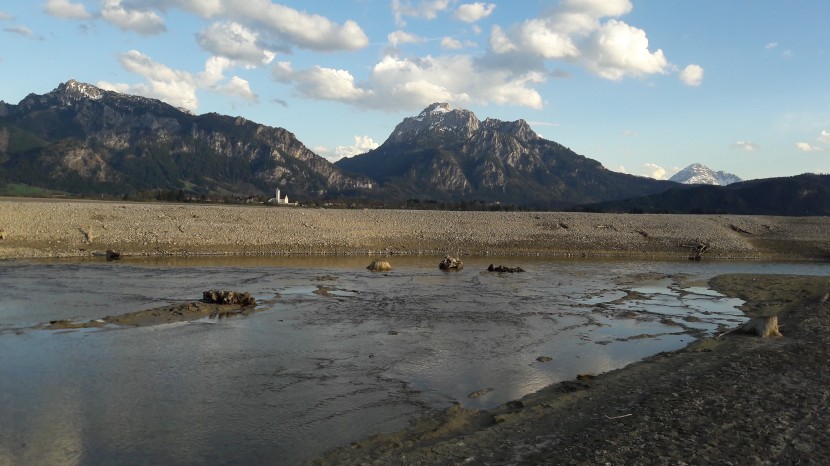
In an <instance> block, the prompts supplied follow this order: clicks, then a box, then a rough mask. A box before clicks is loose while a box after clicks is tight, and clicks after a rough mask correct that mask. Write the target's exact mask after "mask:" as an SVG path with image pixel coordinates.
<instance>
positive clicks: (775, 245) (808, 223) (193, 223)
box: [0, 198, 830, 260]
mask: <svg viewBox="0 0 830 466" xmlns="http://www.w3.org/2000/svg"><path fill="white" fill-rule="evenodd" d="M0 231H2V234H0V238H3V239H0V259H11V258H25V257H88V256H100V257H105V256H106V251H107V250H112V251H116V252H119V253H121V255H122V257H129V256H158V255H181V256H188V255H276V254H286V255H287V254H312V255H328V254H333V255H347V254H362V255H392V254H409V255H416V254H424V255H443V254H446V253H453V254H461V255H465V254H466V255H502V256H503V255H544V256H581V255H587V256H609V257H614V256H616V257H643V258H646V257H655V258H685V257H687V256H689V255H690V252H691V248H692V247H693V246H694V245H695V244H698V242H704V243H706V244H707V245H708V249H707V251H706V253H705V255H704V258H710V257H711V258H718V259H818V260H827V259H829V258H830V218H828V217H768V216H739V215H651V214H642V215H635V214H588V213H566V212H446V211H415V210H341V209H306V208H292V207H267V206H220V205H201V204H149V203H125V202H99V201H66V200H41V199H16V198H2V199H0Z"/></svg>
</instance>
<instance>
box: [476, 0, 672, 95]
mask: <svg viewBox="0 0 830 466" xmlns="http://www.w3.org/2000/svg"><path fill="white" fill-rule="evenodd" d="M632 8H633V7H632V4H631V2H630V1H629V0H564V1H563V2H562V3H561V4H560V6H559V7H557V8H555V9H553V10H551V12H550V13H548V14H546V15H544V16H542V17H539V18H534V19H529V20H526V21H524V22H523V23H521V24H518V25H514V26H513V27H511V28H510V29H509V30H508V31H504V30H502V29H501V28H500V27H493V29H492V32H491V36H490V47H491V50H492V52H493V53H495V54H527V53H530V54H532V55H534V56H537V57H539V58H542V59H545V60H559V59H562V60H566V61H569V62H572V63H576V64H578V65H581V66H583V67H585V68H586V69H588V70H589V71H591V72H593V73H595V74H597V75H598V76H601V77H603V78H605V79H611V80H620V79H622V78H624V77H627V76H643V75H650V74H665V73H667V72H668V71H669V70H671V69H672V68H671V65H670V64H669V62H668V61H667V60H666V57H665V56H664V54H663V51H662V50H660V49H658V50H656V51H654V52H652V51H651V50H649V41H648V37H647V36H646V33H645V31H643V30H642V29H639V28H637V27H634V26H631V25H629V24H627V23H625V22H623V21H620V20H617V19H613V18H614V17H618V16H621V15H624V14H627V13H629V12H630V11H631V10H632ZM608 17H611V18H612V19H608V20H607V21H605V22H602V21H601V20H602V19H603V18H608Z"/></svg>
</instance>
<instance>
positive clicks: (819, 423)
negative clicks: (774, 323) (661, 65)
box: [313, 275, 830, 465]
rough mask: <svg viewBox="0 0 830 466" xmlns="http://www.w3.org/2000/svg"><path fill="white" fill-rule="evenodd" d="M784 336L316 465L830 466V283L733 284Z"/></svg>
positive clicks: (559, 391)
mask: <svg viewBox="0 0 830 466" xmlns="http://www.w3.org/2000/svg"><path fill="white" fill-rule="evenodd" d="M712 285H713V286H714V287H715V288H716V289H718V290H719V291H721V292H723V293H725V294H728V295H730V296H739V297H741V298H743V299H745V300H748V302H747V304H746V310H747V312H748V313H749V314H750V315H753V314H764V315H770V314H776V313H777V314H778V316H779V319H780V323H781V328H782V332H783V334H784V336H782V337H773V338H760V337H757V336H754V335H747V334H741V333H737V332H734V333H730V334H727V335H724V336H722V337H721V338H716V339H709V340H703V341H699V342H697V343H695V344H693V345H692V346H690V347H688V348H686V349H683V350H680V351H676V352H672V353H663V354H659V355H656V356H654V357H652V358H649V359H647V360H645V361H643V362H639V363H636V364H632V365H630V366H628V367H626V368H623V369H620V370H616V371H612V372H609V373H606V374H602V375H599V376H596V377H593V378H591V377H583V378H584V380H573V381H567V382H563V383H560V384H556V385H553V386H551V387H548V388H546V389H544V390H542V391H540V392H538V393H535V394H532V395H529V396H527V397H525V398H523V399H522V400H519V401H514V402H511V403H508V404H506V405H504V406H502V407H500V408H497V409H494V410H491V411H471V410H465V409H463V408H461V407H459V406H455V407H453V408H451V409H449V410H447V411H445V412H442V413H440V414H439V415H437V416H435V417H432V418H426V419H420V420H418V421H417V422H415V423H414V424H413V426H412V427H411V428H410V429H408V430H406V431H404V432H399V433H396V434H391V435H381V436H377V437H373V438H370V439H367V440H364V441H362V442H360V443H358V444H354V445H352V446H350V447H346V448H343V449H341V450H337V451H334V452H331V453H329V454H328V455H326V456H324V457H322V458H319V459H317V460H315V461H314V462H313V463H314V464H378V465H380V464H383V465H387V464H416V465H417V464H447V465H449V464H753V465H755V464H830V303H828V302H827V293H828V291H830V277H796V276H761V275H726V276H721V277H717V278H715V279H714V280H713V281H712Z"/></svg>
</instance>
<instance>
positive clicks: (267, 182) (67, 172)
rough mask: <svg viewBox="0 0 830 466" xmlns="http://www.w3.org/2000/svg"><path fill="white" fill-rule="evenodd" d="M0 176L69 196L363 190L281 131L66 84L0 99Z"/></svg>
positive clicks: (362, 183) (308, 194)
mask: <svg viewBox="0 0 830 466" xmlns="http://www.w3.org/2000/svg"><path fill="white" fill-rule="evenodd" d="M0 182H7V183H9V182H13V183H23V184H28V185H32V186H38V187H43V188H49V189H58V190H63V191H68V192H70V193H78V194H81V193H98V192H101V193H108V194H114V195H121V194H129V193H133V192H136V191H143V190H151V189H181V190H186V191H192V192H194V193H224V194H243V195H248V194H265V195H267V194H269V193H272V192H273V190H274V189H275V188H277V187H279V188H282V189H283V190H284V191H289V192H291V193H292V194H293V195H294V196H299V197H304V198H318V197H321V196H324V195H337V194H338V193H348V192H353V191H354V190H356V189H357V190H361V189H368V188H369V187H370V186H371V182H370V181H369V180H368V179H366V178H365V177H361V176H347V175H344V174H343V173H342V171H341V170H340V169H338V168H336V167H335V166H334V165H332V164H331V163H330V162H328V161H327V160H325V159H323V158H322V157H320V156H318V155H316V154H314V153H313V152H312V151H310V150H309V149H308V148H306V147H305V146H304V145H303V144H302V143H301V142H299V141H298V140H297V138H296V137H294V135H293V134H292V133H290V132H289V131H287V130H285V129H283V128H273V127H268V126H265V125H260V124H257V123H254V122H251V121H249V120H246V119H244V118H233V117H229V116H223V115H218V114H205V115H199V116H196V115H193V114H191V113H189V112H187V111H183V110H181V109H177V108H175V107H172V106H170V105H168V104H165V103H163V102H161V101H158V100H155V99H147V98H144V97H138V96H131V95H125V94H119V93H116V92H110V91H104V90H101V89H98V88H96V87H95V86H91V85H89V84H84V83H79V82H77V81H69V82H67V83H64V84H61V85H59V86H58V87H57V88H56V89H55V90H53V91H52V92H49V93H47V94H43V95H36V94H30V95H29V96H27V97H26V98H24V99H23V100H22V101H21V102H20V103H19V104H18V105H8V104H0Z"/></svg>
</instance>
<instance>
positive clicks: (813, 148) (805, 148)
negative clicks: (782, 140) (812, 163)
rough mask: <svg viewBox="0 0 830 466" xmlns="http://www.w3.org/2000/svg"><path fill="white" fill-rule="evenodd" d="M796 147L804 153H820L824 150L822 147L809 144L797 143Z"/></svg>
mask: <svg viewBox="0 0 830 466" xmlns="http://www.w3.org/2000/svg"><path fill="white" fill-rule="evenodd" d="M795 147H796V148H797V149H798V150H800V151H802V152H820V151H821V150H822V149H821V147H818V146H814V145H811V144H810V143H808V142H797V143H795Z"/></svg>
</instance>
